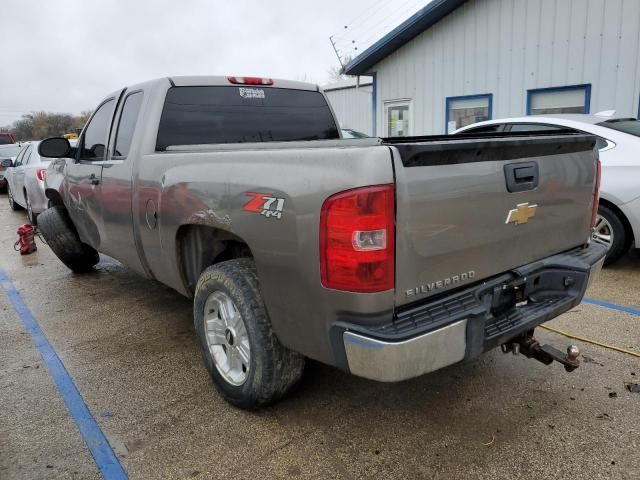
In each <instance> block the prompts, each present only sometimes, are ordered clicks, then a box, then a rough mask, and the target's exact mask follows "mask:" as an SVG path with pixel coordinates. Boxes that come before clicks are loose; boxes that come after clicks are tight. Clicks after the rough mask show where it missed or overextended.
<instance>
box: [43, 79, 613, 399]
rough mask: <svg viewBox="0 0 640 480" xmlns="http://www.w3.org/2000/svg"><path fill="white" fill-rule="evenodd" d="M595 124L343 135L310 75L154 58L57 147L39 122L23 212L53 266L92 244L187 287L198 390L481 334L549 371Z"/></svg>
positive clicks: (274, 386)
mask: <svg viewBox="0 0 640 480" xmlns="http://www.w3.org/2000/svg"><path fill="white" fill-rule="evenodd" d="M594 146H595V138H594V137H591V136H587V135H582V134H575V133H566V134H565V133H562V132H558V133H555V134H553V135H549V134H541V135H531V134H527V135H518V134H498V135H495V134H493V135H484V136H482V135H478V134H476V135H475V136H455V137H451V136H436V137H409V138H387V139H379V138H370V139H352V140H347V139H342V138H340V133H339V128H338V124H337V122H336V119H335V117H334V115H333V112H332V110H331V107H330V105H329V104H328V102H327V99H326V97H325V96H324V94H323V92H322V90H320V89H319V88H318V87H317V86H315V85H309V84H305V83H299V82H291V81H283V80H272V79H263V78H254V77H172V78H162V79H158V80H153V81H149V82H146V83H142V84H139V85H135V86H132V87H128V88H124V89H122V90H118V91H117V92H114V93H113V94H111V95H109V96H107V97H106V98H105V99H104V100H103V101H102V102H101V103H100V105H99V106H98V107H97V109H96V110H95V112H94V113H93V116H92V117H91V119H90V120H89V121H88V123H87V125H86V126H85V128H84V131H83V132H82V134H81V136H80V139H79V142H78V145H77V146H76V147H74V148H72V147H71V146H70V145H69V143H68V142H67V141H66V140H65V139H63V138H52V139H47V140H45V141H43V142H42V143H41V144H40V146H39V152H40V154H41V155H42V156H45V157H50V158H54V159H55V160H54V161H52V162H51V164H50V166H49V168H48V170H47V172H46V195H47V197H48V199H49V208H48V209H47V210H46V211H45V212H44V213H42V214H41V216H40V217H39V224H40V229H41V231H42V234H43V235H44V237H45V239H46V240H47V242H48V244H49V246H50V247H51V249H52V250H53V252H54V253H55V254H56V255H57V256H58V257H59V258H60V260H62V262H64V263H65V265H67V266H68V267H69V268H70V269H71V270H73V271H74V272H85V271H88V270H91V269H92V268H93V266H94V265H96V264H97V263H98V261H99V256H98V252H102V253H104V254H106V255H109V256H111V257H114V258H115V259H117V260H119V261H120V262H122V263H123V264H124V265H126V266H127V267H129V268H131V269H133V270H135V271H136V272H138V273H139V274H140V275H143V276H144V277H147V278H150V279H155V280H158V281H160V282H162V283H164V284H166V285H168V286H170V287H172V288H174V289H175V290H177V291H178V292H180V293H181V294H183V295H186V296H189V297H193V300H194V302H193V305H194V308H193V315H194V325H195V331H196V334H197V336H198V338H199V343H200V346H201V347H202V352H203V356H204V361H205V364H206V366H207V368H208V370H209V372H210V374H211V377H212V378H213V382H214V384H215V386H216V387H217V389H218V390H219V392H220V393H221V394H222V395H223V396H224V398H226V399H227V400H228V401H229V402H231V403H233V404H234V405H237V406H240V407H242V408H257V407H260V406H263V405H266V404H268V403H270V402H272V401H274V400H276V399H278V398H280V397H282V396H283V395H284V394H285V393H286V392H287V391H288V390H289V389H290V388H291V387H292V385H294V384H295V383H296V381H297V380H299V378H300V376H301V375H302V371H303V367H304V359H305V357H308V358H312V359H315V360H318V361H321V362H324V363H327V364H330V365H334V366H336V367H338V368H340V369H342V370H344V371H347V372H351V373H353V374H355V375H359V376H362V377H366V378H370V379H374V380H379V381H384V382H395V381H400V380H404V379H408V378H412V377H416V376H418V375H422V374H424V373H427V372H432V371H434V370H437V369H440V368H443V367H445V366H447V365H451V364H454V363H457V362H460V361H463V360H468V359H473V358H476V357H477V356H479V355H480V354H482V353H483V352H485V351H487V350H490V349H493V348H495V347H498V346H502V348H503V350H505V351H512V352H514V353H518V352H520V353H523V354H525V355H527V356H529V357H533V358H536V359H538V360H540V361H542V362H544V363H547V364H548V363H551V362H552V361H554V360H556V361H558V362H560V363H562V364H564V366H565V368H566V369H567V370H572V369H574V368H576V367H577V366H578V363H579V362H578V359H577V358H576V357H577V352H576V351H575V350H574V349H569V350H568V351H567V353H564V352H562V351H560V350H558V349H555V348H553V347H551V346H549V345H544V346H543V345H540V344H539V343H538V342H537V341H536V339H535V337H534V336H533V330H534V328H535V327H536V326H538V325H539V324H541V323H543V322H545V321H548V320H550V319H552V318H554V317H556V316H558V315H560V314H561V313H563V312H566V311H567V310H569V309H570V308H572V307H574V306H575V305H577V304H578V303H579V302H580V301H581V299H582V296H583V295H584V292H585V290H586V288H587V286H588V285H589V283H590V282H591V281H592V280H593V278H594V277H595V275H596V274H597V272H598V271H599V269H600V267H601V265H602V262H603V258H604V255H605V249H604V247H602V246H601V245H597V244H594V243H590V241H589V239H590V234H591V229H592V225H593V220H594V216H595V213H596V210H597V203H598V178H599V177H598V175H599V161H598V157H597V150H596V149H595V148H594Z"/></svg>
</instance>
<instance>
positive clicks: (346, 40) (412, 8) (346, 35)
mask: <svg viewBox="0 0 640 480" xmlns="http://www.w3.org/2000/svg"><path fill="white" fill-rule="evenodd" d="M429 2H430V0H417V1H416V0H398V1H389V0H381V1H378V2H376V4H375V5H374V6H373V7H371V8H370V9H369V10H368V11H367V12H366V13H365V14H364V15H362V16H360V17H358V18H356V19H355V20H353V21H352V22H351V23H350V24H347V25H345V27H344V29H343V31H341V32H340V33H336V34H334V35H331V36H330V37H329V38H330V41H331V44H332V46H333V48H334V50H335V53H336V56H337V57H338V60H339V61H340V64H341V65H342V64H343V63H344V60H346V59H347V58H348V57H353V56H357V55H359V54H360V53H361V52H362V51H364V50H366V49H367V48H368V47H370V46H371V45H372V44H373V43H374V42H375V41H376V40H378V39H380V38H382V37H383V36H384V35H386V34H387V33H388V32H389V31H391V30H392V29H393V28H395V27H397V26H398V25H400V24H401V23H402V22H403V21H405V20H406V19H407V18H409V17H410V16H411V15H413V14H415V13H416V12H417V11H419V10H420V9H422V8H424V6H425V5H427V4H428V3H429ZM382 3H385V4H386V5H385V7H383V8H380V9H376V8H375V7H377V6H379V5H380V4H382ZM387 6H388V8H386V7H387ZM389 8H391V9H392V10H389Z"/></svg>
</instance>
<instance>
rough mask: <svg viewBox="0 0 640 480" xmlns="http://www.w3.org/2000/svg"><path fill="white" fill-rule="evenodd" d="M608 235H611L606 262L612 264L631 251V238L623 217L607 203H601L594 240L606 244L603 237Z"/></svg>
mask: <svg viewBox="0 0 640 480" xmlns="http://www.w3.org/2000/svg"><path fill="white" fill-rule="evenodd" d="M607 235H609V236H610V239H609V251H608V252H607V256H606V257H605V260H604V264H605V265H611V264H613V263H615V262H617V261H618V260H619V259H620V258H621V257H622V256H623V255H624V254H626V253H627V252H628V251H629V247H630V246H631V238H630V237H629V235H628V234H627V230H626V229H625V227H624V223H622V219H621V218H620V217H619V216H618V215H617V214H616V213H615V212H614V211H613V210H612V209H611V208H609V207H607V206H606V205H600V206H599V207H598V217H597V218H596V231H595V233H594V236H593V240H594V241H596V242H598V243H604V244H606V242H605V241H602V239H603V238H604V239H606V238H607Z"/></svg>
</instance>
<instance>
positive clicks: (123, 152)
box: [112, 92, 142, 158]
mask: <svg viewBox="0 0 640 480" xmlns="http://www.w3.org/2000/svg"><path fill="white" fill-rule="evenodd" d="M140 105H142V92H136V93H132V94H130V95H128V96H127V98H126V99H125V101H124V106H123V107H122V113H121V115H120V121H119V122H118V131H117V133H116V143H115V147H114V149H113V156H112V158H127V155H129V149H130V148H131V140H133V132H134V131H135V129H136V123H137V120H138V113H139V112H140Z"/></svg>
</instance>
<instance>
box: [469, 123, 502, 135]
mask: <svg viewBox="0 0 640 480" xmlns="http://www.w3.org/2000/svg"><path fill="white" fill-rule="evenodd" d="M500 127H502V124H497V125H484V126H482V127H476V128H470V129H469V130H465V131H464V132H460V135H463V134H465V133H497V132H498V131H499V130H500Z"/></svg>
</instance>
